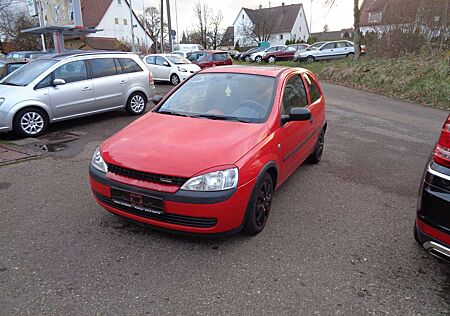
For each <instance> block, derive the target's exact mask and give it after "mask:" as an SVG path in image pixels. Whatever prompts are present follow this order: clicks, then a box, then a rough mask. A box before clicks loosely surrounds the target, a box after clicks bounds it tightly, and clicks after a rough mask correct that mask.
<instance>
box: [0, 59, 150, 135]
mask: <svg viewBox="0 0 450 316" xmlns="http://www.w3.org/2000/svg"><path fill="white" fill-rule="evenodd" d="M154 89H155V87H154V84H153V78H152V76H151V73H150V71H148V69H147V67H146V66H145V64H144V62H143V61H142V60H141V59H139V57H138V55H136V54H128V53H118V52H112V53H106V52H105V53H90V52H86V53H75V54H67V53H64V54H52V55H47V56H45V57H42V58H39V59H36V60H34V61H32V62H30V63H28V64H26V65H24V66H22V67H21V68H19V69H18V70H16V71H15V72H13V73H12V74H10V75H9V76H7V77H5V78H3V80H1V81H0V131H2V132H7V131H11V130H13V131H14V132H15V133H17V134H18V135H19V136H26V137H36V136H39V135H41V134H42V133H44V131H45V130H46V128H47V125H48V124H49V123H53V122H58V121H62V120H67V119H71V118H76V117H80V116H86V115H91V114H97V113H101V112H107V111H111V110H116V109H120V108H125V109H126V110H127V111H128V112H129V113H130V114H131V115H140V114H143V113H144V111H145V107H146V104H147V100H150V98H151V97H152V96H153V94H154Z"/></svg>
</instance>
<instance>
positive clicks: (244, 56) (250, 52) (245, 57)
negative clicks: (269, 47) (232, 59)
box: [239, 47, 266, 62]
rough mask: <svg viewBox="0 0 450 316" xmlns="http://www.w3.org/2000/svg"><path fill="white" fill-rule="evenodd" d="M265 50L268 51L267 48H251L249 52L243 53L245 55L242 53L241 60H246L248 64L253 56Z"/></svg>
mask: <svg viewBox="0 0 450 316" xmlns="http://www.w3.org/2000/svg"><path fill="white" fill-rule="evenodd" d="M265 49H266V47H253V48H250V49H249V50H248V51H246V52H243V53H241V54H240V55H239V60H244V61H246V62H249V61H250V55H251V54H253V53H256V52H259V51H263V50H265Z"/></svg>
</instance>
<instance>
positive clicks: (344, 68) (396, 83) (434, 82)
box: [235, 52, 450, 110]
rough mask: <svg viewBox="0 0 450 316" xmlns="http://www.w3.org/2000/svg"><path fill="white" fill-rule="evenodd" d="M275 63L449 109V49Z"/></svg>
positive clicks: (325, 79)
mask: <svg viewBox="0 0 450 316" xmlns="http://www.w3.org/2000/svg"><path fill="white" fill-rule="evenodd" d="M235 64H248V63H245V62H235ZM250 65H257V64H255V63H251V64H250ZM265 65H270V64H265ZM270 66H273V65H270ZM275 66H286V67H304V68H307V69H309V70H311V71H312V72H313V73H314V74H316V75H317V76H318V77H319V79H320V80H322V81H326V82H330V83H336V84H340V85H345V86H349V87H353V88H357V89H362V90H367V91H371V92H375V93H379V94H383V95H387V96H391V97H396V98H400V99H403V100H406V101H411V102H415V103H420V104H424V105H428V106H433V107H438V108H443V109H447V110H450V54H449V53H448V52H447V53H441V54H439V55H429V56H420V55H408V56H403V57H400V58H390V59H384V58H369V57H362V58H361V59H360V60H359V61H357V62H355V61H353V60H346V59H345V60H337V61H328V62H317V63H313V64H305V63H296V62H292V61H283V62H277V63H276V64H275Z"/></svg>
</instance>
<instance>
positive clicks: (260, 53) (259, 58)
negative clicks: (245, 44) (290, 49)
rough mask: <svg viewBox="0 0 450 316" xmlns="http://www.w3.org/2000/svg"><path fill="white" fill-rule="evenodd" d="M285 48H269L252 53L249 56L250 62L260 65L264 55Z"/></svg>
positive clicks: (282, 46)
mask: <svg viewBox="0 0 450 316" xmlns="http://www.w3.org/2000/svg"><path fill="white" fill-rule="evenodd" d="M285 48H286V45H276V46H270V47H269V48H266V49H264V50H261V51H258V52H254V53H252V54H251V55H250V61H256V62H257V63H260V62H261V61H262V59H263V57H264V56H265V55H266V54H271V53H274V52H278V51H282V50H283V49H285Z"/></svg>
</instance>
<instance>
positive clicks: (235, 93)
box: [157, 73, 276, 123]
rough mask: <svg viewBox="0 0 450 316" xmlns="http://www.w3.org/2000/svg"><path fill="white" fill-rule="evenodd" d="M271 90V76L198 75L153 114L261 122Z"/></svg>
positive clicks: (268, 106) (266, 113)
mask: <svg viewBox="0 0 450 316" xmlns="http://www.w3.org/2000/svg"><path fill="white" fill-rule="evenodd" d="M275 88H276V78H272V77H266V76H259V75H248V74H234V73H215V74H211V73H209V74H208V73H206V74H198V75H195V76H194V77H192V78H191V79H190V80H189V81H187V82H186V83H185V84H184V85H182V86H181V87H180V88H179V89H178V90H176V91H175V92H174V93H173V94H172V95H171V96H170V97H169V98H168V99H167V100H166V101H165V102H164V104H163V105H162V106H161V107H160V108H159V109H158V110H157V112H159V113H164V114H171V115H186V116H194V117H204V118H209V119H219V120H235V121H243V122H246V123H262V122H265V121H266V119H267V117H268V116H269V113H270V111H271V109H272V104H273V97H274V94H275Z"/></svg>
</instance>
